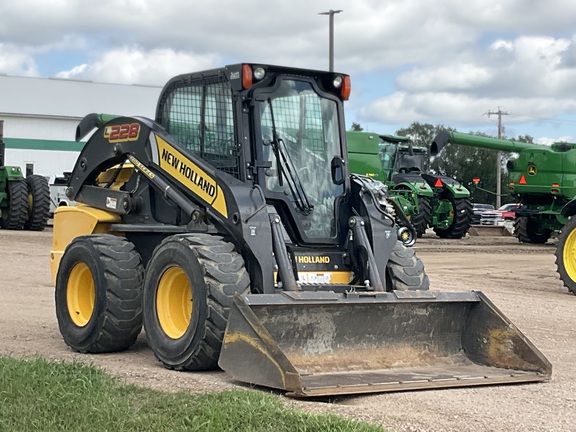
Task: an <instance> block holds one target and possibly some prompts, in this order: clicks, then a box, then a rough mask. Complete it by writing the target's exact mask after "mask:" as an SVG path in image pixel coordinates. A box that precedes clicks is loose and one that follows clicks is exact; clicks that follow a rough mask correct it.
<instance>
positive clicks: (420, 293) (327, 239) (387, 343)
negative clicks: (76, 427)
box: [51, 64, 551, 396]
mask: <svg viewBox="0 0 576 432" xmlns="http://www.w3.org/2000/svg"><path fill="white" fill-rule="evenodd" d="M350 88H351V87H350V77H349V76H347V75H344V74H339V73H333V72H321V71H313V70H304V69H295V68H288V67H279V66H271V65H259V64H258V65H257V64H238V65H231V66H227V67H223V68H219V69H214V70H209V71H204V72H199V73H191V74H185V75H180V76H177V77H175V78H173V79H172V80H170V81H169V82H168V83H167V84H166V86H165V87H164V89H163V91H162V94H161V96H160V99H159V102H158V106H157V113H156V119H155V120H154V121H152V120H149V119H146V118H141V117H118V116H107V115H101V114H90V115H88V116H86V117H85V118H84V119H83V120H82V121H81V123H80V124H79V126H78V130H77V137H76V138H77V140H81V139H82V138H84V137H85V136H86V135H87V134H88V133H90V132H92V131H93V130H94V129H95V128H96V130H95V131H94V133H93V134H92V136H91V137H90V139H89V140H88V141H87V143H86V145H85V147H84V149H83V150H82V152H81V154H80V155H79V158H78V160H77V162H76V165H75V167H74V170H73V172H72V175H71V176H70V180H69V184H68V188H67V196H68V198H69V199H71V200H74V201H76V202H77V203H78V205H77V206H76V207H65V208H59V209H58V210H57V211H56V214H55V222H54V247H53V251H52V254H51V264H52V271H53V278H54V282H55V285H56V313H57V318H58V324H59V328H60V331H61V333H62V336H63V338H64V340H65V342H66V343H67V344H68V345H69V346H70V347H71V348H72V349H74V350H76V351H80V352H85V353H97V352H110V351H120V350H125V349H128V348H129V347H130V346H131V345H132V344H133V343H134V341H135V340H136V338H137V336H138V334H139V333H140V331H141V328H142V326H143V327H144V330H145V334H146V339H147V342H148V344H149V345H150V347H151V348H152V350H153V352H154V354H155V355H156V357H157V358H158V359H159V360H160V361H161V362H162V363H163V364H164V365H165V366H166V367H167V368H170V369H176V370H193V371H197V370H207V369H214V368H217V367H218V366H220V367H221V368H222V369H223V370H224V371H226V372H227V373H228V374H230V375H231V376H232V377H234V378H235V379H237V380H239V381H243V382H247V383H253V384H258V385H262V386H268V387H273V388H277V389H282V390H285V391H287V392H288V393H289V394H290V395H294V396H318V395H334V394H346V393H366V392H380V391H397V390H410V389H421V388H439V387H456V386H469V385H481V384H502V383H517V382H533V381H542V380H546V379H548V378H549V377H550V375H551V366H550V363H549V362H548V361H547V360H546V358H545V357H544V356H543V355H542V354H541V353H540V352H539V351H538V350H537V349H536V348H535V347H534V346H533V345H532V344H531V343H530V341H528V340H527V339H526V337H524V335H522V333H521V332H520V331H519V330H518V329H517V328H516V327H515V326H514V325H513V324H512V323H510V322H509V321H508V320H507V319H506V317H504V316H503V315H502V313H501V312H499V311H498V310H497V309H496V307H494V305H493V304H492V303H491V302H490V301H489V300H488V299H486V297H484V296H483V295H482V294H481V293H479V292H463V293H447V292H436V291H431V290H429V279H428V276H427V275H426V273H425V271H424V266H423V264H422V262H421V260H420V259H419V258H418V257H417V256H416V255H415V253H414V250H413V249H412V248H411V247H409V246H410V245H411V243H413V239H414V238H415V237H416V234H415V232H414V229H413V227H412V226H411V225H410V223H409V222H408V221H407V219H406V217H405V216H404V215H403V214H402V211H401V209H400V207H399V206H398V205H397V204H396V203H395V202H394V200H392V199H390V198H389V196H388V195H387V193H386V188H385V187H384V186H383V185H382V184H381V183H379V182H374V181H369V180H368V179H365V178H362V177H359V176H354V175H349V174H348V167H347V162H346V161H347V150H346V134H345V123H344V108H343V102H344V101H345V100H347V99H348V97H349V94H350Z"/></svg>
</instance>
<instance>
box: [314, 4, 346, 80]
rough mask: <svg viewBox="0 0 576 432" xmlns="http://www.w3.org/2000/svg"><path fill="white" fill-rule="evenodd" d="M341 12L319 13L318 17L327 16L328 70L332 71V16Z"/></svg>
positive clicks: (331, 10)
mask: <svg viewBox="0 0 576 432" xmlns="http://www.w3.org/2000/svg"><path fill="white" fill-rule="evenodd" d="M340 12H343V11H342V10H333V9H330V10H329V11H328V12H320V13H319V14H318V15H329V17H330V24H329V26H330V27H329V28H330V30H329V35H328V70H329V71H330V72H333V71H334V15H335V14H337V13H340Z"/></svg>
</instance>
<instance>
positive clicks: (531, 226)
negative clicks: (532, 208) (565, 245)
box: [514, 216, 552, 244]
mask: <svg viewBox="0 0 576 432" xmlns="http://www.w3.org/2000/svg"><path fill="white" fill-rule="evenodd" d="M551 235H552V231H551V230H549V229H547V228H540V229H539V227H538V223H537V222H535V221H533V220H532V219H530V218H529V217H526V216H522V217H519V218H517V219H516V220H515V221H514V236H515V237H516V238H517V239H518V241H519V242H520V243H535V244H543V243H546V242H547V241H548V239H549V238H550V236H551Z"/></svg>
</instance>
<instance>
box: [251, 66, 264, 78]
mask: <svg viewBox="0 0 576 432" xmlns="http://www.w3.org/2000/svg"><path fill="white" fill-rule="evenodd" d="M264 75H266V71H265V70H264V68H263V67H260V66H258V67H257V68H255V69H254V78H256V79H257V80H258V81H260V80H261V79H262V78H264Z"/></svg>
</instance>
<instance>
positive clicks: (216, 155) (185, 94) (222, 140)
mask: <svg viewBox="0 0 576 432" xmlns="http://www.w3.org/2000/svg"><path fill="white" fill-rule="evenodd" d="M162 123H163V124H162V126H164V128H165V129H166V130H167V131H168V133H169V134H170V135H172V136H173V137H174V138H175V139H176V141H177V142H178V143H179V144H180V145H182V146H183V147H186V148H187V149H188V150H189V151H191V152H193V153H195V154H197V155H198V156H199V157H201V158H202V159H204V160H205V161H206V162H208V163H210V164H211V165H213V166H214V167H215V168H218V169H220V170H222V171H225V172H227V173H228V174H231V175H233V176H235V177H236V178H238V175H239V158H238V152H237V145H236V140H235V136H234V116H233V105H232V93H231V90H230V87H229V86H228V83H227V82H220V83H211V84H204V85H187V86H182V87H177V88H175V89H174V90H173V91H172V93H171V94H170V96H169V98H168V100H167V102H166V105H165V108H164V117H163V119H162Z"/></svg>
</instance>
